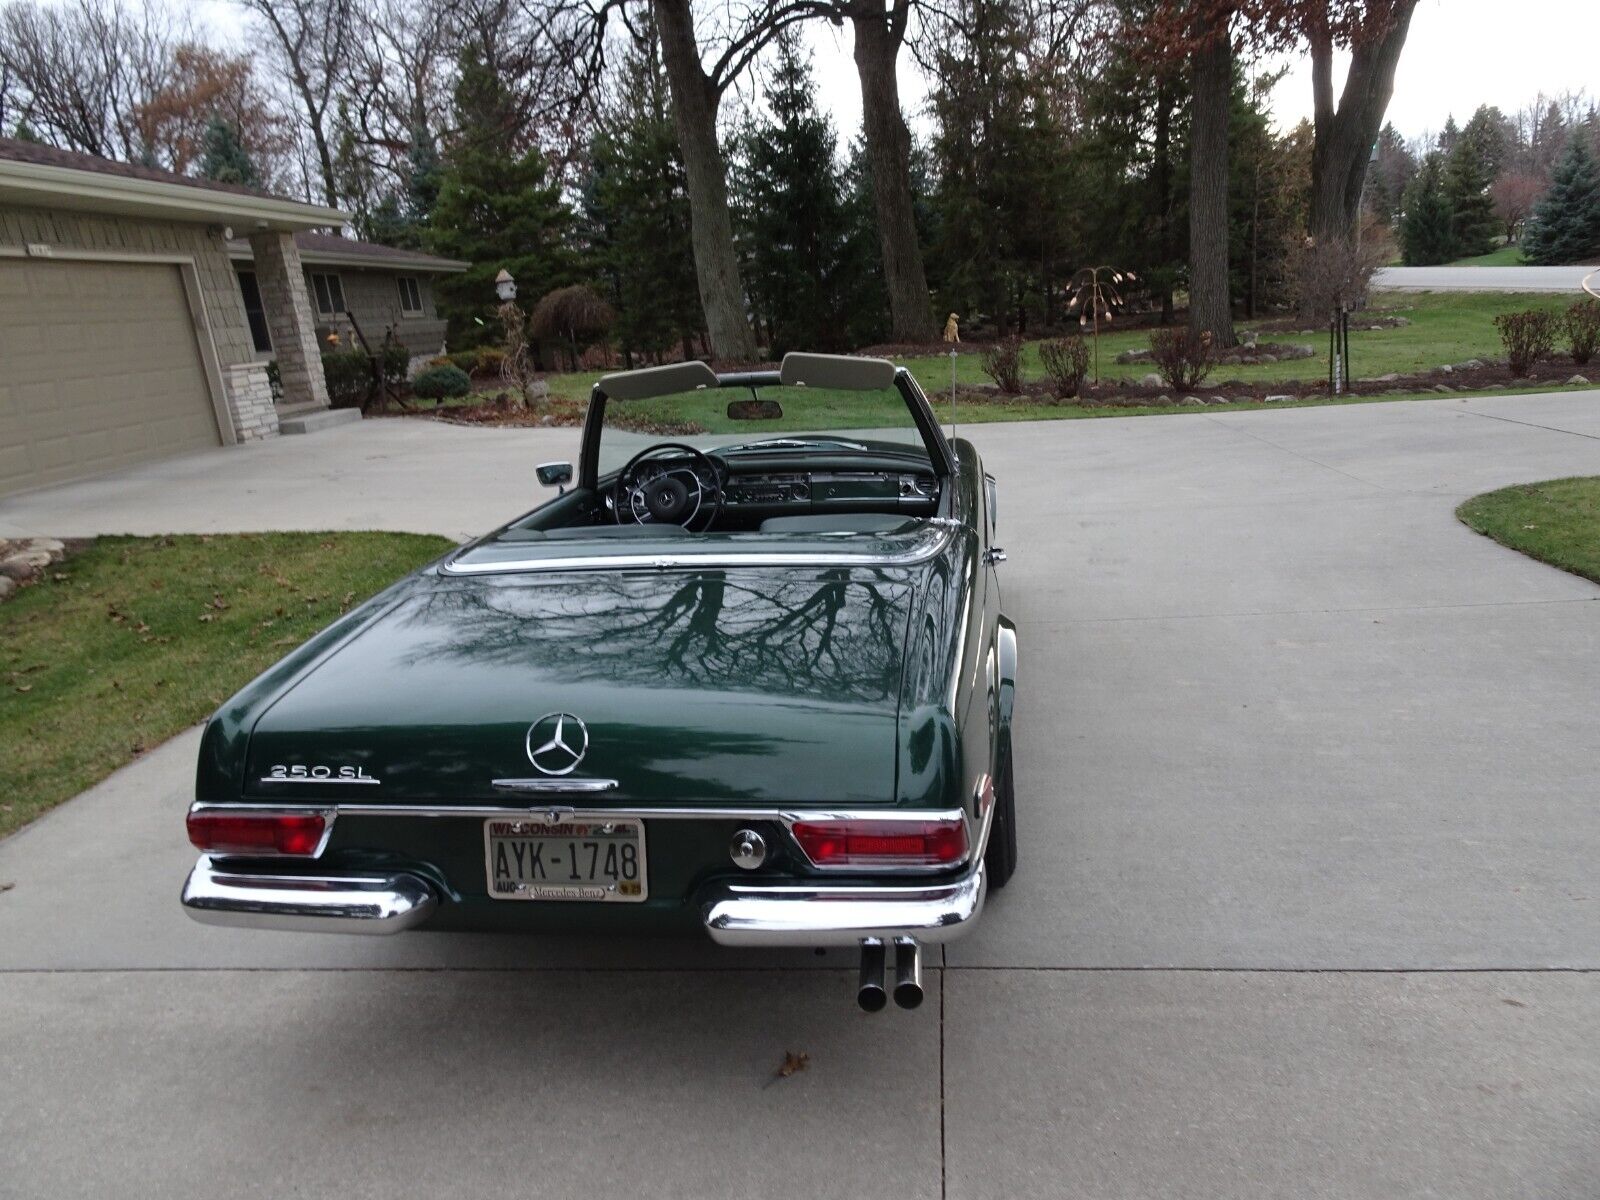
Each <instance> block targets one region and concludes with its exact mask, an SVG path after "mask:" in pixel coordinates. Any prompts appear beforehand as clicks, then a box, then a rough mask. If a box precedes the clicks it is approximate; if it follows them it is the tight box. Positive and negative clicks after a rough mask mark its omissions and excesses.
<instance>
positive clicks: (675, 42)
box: [654, 0, 756, 362]
mask: <svg viewBox="0 0 1600 1200" xmlns="http://www.w3.org/2000/svg"><path fill="white" fill-rule="evenodd" d="M654 6H655V14H656V23H657V25H658V26H659V27H660V30H661V58H662V63H663V65H665V67H666V69H667V85H668V87H669V88H670V89H671V92H672V118H673V124H674V125H675V126H676V127H677V130H678V143H679V145H680V146H681V147H682V149H683V166H684V173H685V174H686V175H687V177H688V184H689V240H690V243H691V244H692V246H693V247H694V273H695V280H696V282H697V283H698V284H699V286H700V306H701V308H703V309H704V310H705V314H706V326H707V328H708V329H709V331H710V334H711V352H712V354H713V355H714V356H715V357H716V358H718V359H722V360H725V361H730V362H751V361H753V360H754V359H755V357H756V341H755V338H754V337H753V336H752V335H751V332H750V322H749V321H747V320H746V319H745V313H744V283H743V281H742V280H741V279H740V278H739V260H738V258H737V256H736V255H735V254H734V250H733V220H732V218H731V217H730V216H729V215H728V176H727V168H726V166H725V165H724V163H723V161H722V148H721V147H720V146H719V145H718V144H717V107H718V105H719V103H720V102H721V99H722V95H721V92H720V91H719V90H718V89H717V88H716V87H715V86H714V85H713V84H712V82H711V80H710V79H708V78H707V77H706V73H705V69H704V68H703V67H702V66H701V65H700V47H699V45H698V43H696V41H695V36H694V17H693V14H692V13H691V12H690V11H689V0H654Z"/></svg>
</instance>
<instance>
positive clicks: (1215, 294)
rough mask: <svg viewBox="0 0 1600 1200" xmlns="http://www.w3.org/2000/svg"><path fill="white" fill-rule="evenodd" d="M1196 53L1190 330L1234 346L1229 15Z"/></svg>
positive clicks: (1220, 346) (1191, 156)
mask: <svg viewBox="0 0 1600 1200" xmlns="http://www.w3.org/2000/svg"><path fill="white" fill-rule="evenodd" d="M1217 21H1218V25H1217V26H1214V27H1213V29H1212V31H1211V34H1210V37H1209V40H1208V41H1207V42H1206V43H1205V44H1204V45H1202V46H1201V48H1200V49H1198V50H1196V51H1195V53H1194V63H1193V75H1194V84H1193V86H1194V112H1193V117H1192V128H1191V130H1190V133H1189V332H1190V334H1191V335H1195V336H1198V335H1199V334H1201V333H1210V334H1211V344H1212V345H1213V346H1214V347H1216V348H1217V349H1219V350H1220V349H1224V348H1226V347H1228V346H1232V345H1233V344H1234V336H1233V305H1232V302H1231V300H1230V298H1229V295H1228V119H1229V116H1230V112H1231V107H1232V98H1233V97H1232V93H1233V45H1232V43H1231V42H1230V41H1229V37H1228V18H1227V14H1226V13H1224V14H1223V15H1222V16H1220V17H1218V18H1217Z"/></svg>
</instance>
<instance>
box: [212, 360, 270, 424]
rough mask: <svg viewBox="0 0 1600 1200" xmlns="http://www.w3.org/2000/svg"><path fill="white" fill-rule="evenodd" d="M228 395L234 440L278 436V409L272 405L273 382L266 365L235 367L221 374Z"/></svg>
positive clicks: (228, 368) (226, 368) (239, 365)
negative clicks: (268, 375)
mask: <svg viewBox="0 0 1600 1200" xmlns="http://www.w3.org/2000/svg"><path fill="white" fill-rule="evenodd" d="M222 382H223V386H224V387H225V388H226V389H227V392H228V413H229V415H230V416H231V417H232V418H233V432H234V436H235V437H236V438H237V439H238V440H239V441H241V442H253V441H258V440H259V439H261V438H269V437H277V436H278V406H277V405H276V404H274V403H273V402H272V381H271V380H270V379H269V378H268V377H267V364H266V363H263V362H245V363H234V364H233V365H232V366H229V367H224V368H223V371H222Z"/></svg>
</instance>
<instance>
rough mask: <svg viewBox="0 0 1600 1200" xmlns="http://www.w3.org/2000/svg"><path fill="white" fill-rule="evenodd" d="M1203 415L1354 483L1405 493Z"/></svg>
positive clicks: (1254, 440)
mask: <svg viewBox="0 0 1600 1200" xmlns="http://www.w3.org/2000/svg"><path fill="white" fill-rule="evenodd" d="M1201 415H1202V416H1204V417H1205V419H1206V420H1208V421H1210V422H1211V423H1212V424H1213V425H1216V426H1219V427H1220V428H1222V429H1226V430H1229V431H1231V432H1233V433H1238V434H1242V435H1243V436H1245V437H1247V438H1249V439H1250V440H1251V441H1253V442H1260V443H1261V444H1262V445H1263V446H1271V447H1272V448H1273V449H1274V450H1279V451H1282V452H1283V453H1284V454H1287V455H1289V456H1290V457H1291V458H1298V459H1299V460H1300V461H1301V462H1308V463H1310V464H1311V465H1312V466H1314V467H1321V468H1322V469H1323V470H1324V471H1332V472H1333V473H1334V474H1335V475H1342V476H1344V477H1345V478H1346V479H1348V480H1351V481H1352V482H1354V483H1359V484H1361V485H1362V486H1363V487H1371V488H1377V489H1378V490H1380V491H1383V492H1390V493H1400V494H1404V489H1402V488H1392V487H1386V486H1385V485H1384V484H1381V483H1378V482H1376V481H1375V480H1371V479H1363V478H1362V477H1361V476H1359V475H1352V474H1351V473H1350V472H1349V471H1344V470H1341V469H1340V468H1338V467H1336V466H1334V465H1333V464H1332V463H1325V462H1322V461H1320V460H1318V459H1315V458H1312V457H1311V456H1310V455H1309V454H1301V453H1300V451H1298V450H1291V449H1289V447H1287V446H1284V445H1281V444H1280V443H1278V442H1275V441H1273V440H1272V439H1271V438H1264V437H1262V436H1261V435H1260V434H1259V433H1251V432H1250V431H1249V430H1248V429H1245V428H1243V427H1242V426H1239V425H1235V424H1233V423H1232V422H1231V421H1223V420H1221V419H1219V418H1217V417H1214V416H1212V415H1211V414H1209V413H1203V414H1201Z"/></svg>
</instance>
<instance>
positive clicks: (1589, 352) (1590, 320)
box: [1561, 300, 1600, 367]
mask: <svg viewBox="0 0 1600 1200" xmlns="http://www.w3.org/2000/svg"><path fill="white" fill-rule="evenodd" d="M1561 323H1562V325H1563V326H1564V327H1565V328H1566V331H1567V348H1568V349H1569V350H1571V351H1572V361H1573V362H1575V363H1577V364H1578V365H1579V366H1580V367H1581V366H1583V365H1584V364H1585V363H1586V362H1588V361H1589V360H1590V359H1591V358H1593V357H1594V356H1595V351H1597V350H1600V300H1579V301H1578V302H1577V303H1576V304H1574V305H1573V306H1572V307H1571V308H1569V309H1567V311H1566V315H1565V316H1563V317H1562V319H1561Z"/></svg>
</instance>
